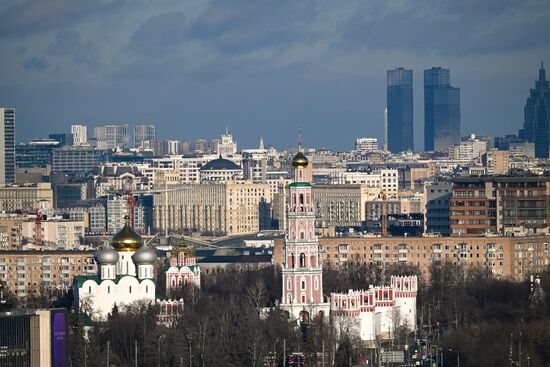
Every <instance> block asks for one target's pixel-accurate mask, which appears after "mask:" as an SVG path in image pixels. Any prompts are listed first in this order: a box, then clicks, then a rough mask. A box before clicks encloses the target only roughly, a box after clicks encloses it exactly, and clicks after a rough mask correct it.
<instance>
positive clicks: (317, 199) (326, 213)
mask: <svg viewBox="0 0 550 367" xmlns="http://www.w3.org/2000/svg"><path fill="white" fill-rule="evenodd" d="M311 195H312V200H313V206H314V207H315V213H316V220H315V226H316V227H318V228H330V227H337V226H361V225H362V224H363V222H364V221H365V202H366V200H367V196H368V188H367V186H366V185H357V184H355V185H352V184H334V185H314V186H312V189H311Z"/></svg>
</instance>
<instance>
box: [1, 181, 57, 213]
mask: <svg viewBox="0 0 550 367" xmlns="http://www.w3.org/2000/svg"><path fill="white" fill-rule="evenodd" d="M52 207H53V192H52V186H51V184H50V183H49V182H47V183H46V182H44V183H37V184H21V185H15V184H11V185H0V211H6V212H15V211H17V210H21V211H24V212H25V211H26V212H35V211H36V210H39V209H48V208H52Z"/></svg>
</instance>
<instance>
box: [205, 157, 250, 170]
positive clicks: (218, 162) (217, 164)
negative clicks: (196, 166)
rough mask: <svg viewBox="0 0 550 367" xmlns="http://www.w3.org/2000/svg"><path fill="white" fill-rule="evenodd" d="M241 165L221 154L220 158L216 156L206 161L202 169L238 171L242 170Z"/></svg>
mask: <svg viewBox="0 0 550 367" xmlns="http://www.w3.org/2000/svg"><path fill="white" fill-rule="evenodd" d="M240 169H241V167H239V166H238V165H237V164H236V163H235V162H233V161H230V160H229V159H225V158H222V156H221V155H220V157H219V158H216V159H214V160H212V161H210V162H208V163H206V164H205V165H204V166H202V167H201V169H200V170H201V171H237V170H240Z"/></svg>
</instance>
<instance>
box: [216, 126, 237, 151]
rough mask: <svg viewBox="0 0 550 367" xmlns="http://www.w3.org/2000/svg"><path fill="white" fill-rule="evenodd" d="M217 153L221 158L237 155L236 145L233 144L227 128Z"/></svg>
mask: <svg viewBox="0 0 550 367" xmlns="http://www.w3.org/2000/svg"><path fill="white" fill-rule="evenodd" d="M217 151H218V154H221V155H222V156H232V155H233V154H235V153H237V143H235V142H233V135H231V133H230V132H229V129H228V128H226V129H225V134H222V138H221V141H220V142H219V143H218V149H217Z"/></svg>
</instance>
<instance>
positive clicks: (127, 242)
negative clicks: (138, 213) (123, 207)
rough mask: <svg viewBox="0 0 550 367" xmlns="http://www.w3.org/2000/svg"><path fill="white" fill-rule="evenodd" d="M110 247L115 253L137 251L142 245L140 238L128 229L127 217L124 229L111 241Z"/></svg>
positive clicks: (132, 230)
mask: <svg viewBox="0 0 550 367" xmlns="http://www.w3.org/2000/svg"><path fill="white" fill-rule="evenodd" d="M111 245H112V246H113V247H114V248H115V250H117V251H137V250H138V249H139V248H140V247H141V246H142V245H143V239H142V238H141V236H140V235H139V234H138V233H137V232H136V231H134V229H133V228H132V227H130V221H129V220H128V217H126V223H125V224H124V227H122V229H121V230H120V231H118V233H117V234H115V235H114V237H113V238H112V239H111Z"/></svg>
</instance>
